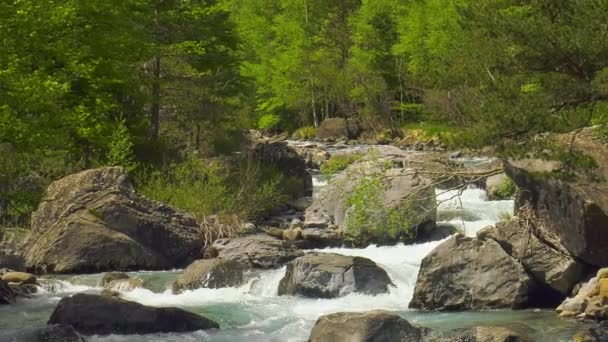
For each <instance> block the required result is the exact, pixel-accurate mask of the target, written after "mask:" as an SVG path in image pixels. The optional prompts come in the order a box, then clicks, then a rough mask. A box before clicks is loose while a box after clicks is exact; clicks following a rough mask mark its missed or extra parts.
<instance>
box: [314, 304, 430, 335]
mask: <svg viewBox="0 0 608 342" xmlns="http://www.w3.org/2000/svg"><path fill="white" fill-rule="evenodd" d="M429 335H430V330H429V329H426V328H423V327H419V326H416V325H413V324H411V323H409V322H408V321H407V320H405V319H403V318H401V317H400V316H399V315H396V314H394V313H391V312H388V311H382V310H375V311H369V312H363V313H355V312H340V313H334V314H330V315H325V316H321V317H320V318H319V319H318V320H317V322H316V323H315V325H314V327H313V328H312V331H311V333H310V338H309V342H338V341H348V342H384V341H386V342H388V341H390V342H423V341H429V342H430V341H439V339H432V338H430V336H429Z"/></svg>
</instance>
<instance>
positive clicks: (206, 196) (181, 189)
mask: <svg viewBox="0 0 608 342" xmlns="http://www.w3.org/2000/svg"><path fill="white" fill-rule="evenodd" d="M136 179H137V184H138V190H139V191H141V193H142V194H144V195H146V196H148V197H150V198H153V199H155V200H158V201H161V202H164V203H167V204H169V205H172V206H174V207H176V208H179V209H181V210H183V211H185V212H188V213H190V214H192V215H194V216H195V217H196V218H198V219H199V220H202V219H204V218H205V217H207V216H210V215H216V214H217V215H220V216H223V217H231V216H237V217H239V218H241V219H243V220H256V219H259V218H261V217H263V216H264V215H266V214H267V213H268V212H270V211H271V210H273V209H274V208H275V207H276V206H277V205H278V204H279V203H283V202H284V201H286V200H287V199H288V198H290V196H291V195H292V194H293V192H292V191H294V190H293V189H294V188H295V186H296V185H298V186H299V184H294V180H292V179H287V178H285V177H284V176H283V175H282V174H281V173H280V172H278V171H276V170H274V169H272V168H269V167H265V166H263V165H257V164H255V163H253V162H250V161H238V162H235V163H231V164H227V165H226V164H218V163H213V162H211V163H210V162H209V161H203V160H201V159H199V158H197V157H194V156H190V157H188V158H187V159H186V160H185V161H183V162H181V163H173V164H171V165H169V166H167V167H165V168H163V169H160V170H147V171H143V172H140V174H139V175H138V176H137V177H136Z"/></svg>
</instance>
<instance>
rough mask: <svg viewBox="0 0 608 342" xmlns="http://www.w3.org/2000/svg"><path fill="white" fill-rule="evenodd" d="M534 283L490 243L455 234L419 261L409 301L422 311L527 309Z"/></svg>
mask: <svg viewBox="0 0 608 342" xmlns="http://www.w3.org/2000/svg"><path fill="white" fill-rule="evenodd" d="M535 288H536V284H535V282H534V281H533V280H532V278H531V277H530V276H529V275H528V274H527V273H526V272H525V270H524V268H523V267H522V266H521V265H520V264H519V263H518V262H517V261H516V260H515V259H514V258H513V257H511V256H510V255H508V254H507V253H506V252H505V251H504V250H503V249H502V248H501V247H500V245H499V244H498V243H497V242H496V241H494V240H491V239H488V240H480V239H475V238H469V237H466V236H464V235H461V234H456V235H454V236H453V237H451V238H450V239H448V240H447V241H445V242H443V243H442V244H441V245H439V246H437V247H436V248H435V249H434V250H433V251H432V252H431V253H429V254H428V255H427V256H426V257H425V258H424V259H423V260H422V265H421V267H420V271H419V274H418V280H417V281H416V287H415V289H414V296H413V298H412V301H411V302H410V307H411V308H416V309H428V310H478V309H495V308H511V309H521V308H524V307H526V306H528V305H529V303H530V301H531V299H532V298H531V297H532V296H531V294H532V292H533V290H535Z"/></svg>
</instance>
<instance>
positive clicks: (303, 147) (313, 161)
mask: <svg viewBox="0 0 608 342" xmlns="http://www.w3.org/2000/svg"><path fill="white" fill-rule="evenodd" d="M290 147H291V148H293V149H294V151H296V153H297V154H298V155H299V156H300V157H302V159H304V161H306V167H308V168H309V169H319V167H320V166H321V164H323V163H324V162H325V161H327V160H328V159H329V158H330V157H331V155H330V154H329V152H327V150H326V148H323V147H319V146H318V145H316V144H298V145H290Z"/></svg>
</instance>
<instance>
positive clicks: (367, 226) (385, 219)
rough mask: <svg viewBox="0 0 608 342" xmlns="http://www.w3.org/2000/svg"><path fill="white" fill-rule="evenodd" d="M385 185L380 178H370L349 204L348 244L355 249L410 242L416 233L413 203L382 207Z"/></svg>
mask: <svg viewBox="0 0 608 342" xmlns="http://www.w3.org/2000/svg"><path fill="white" fill-rule="evenodd" d="M384 187H385V186H384V185H383V184H382V180H381V178H380V177H379V176H373V177H367V178H364V179H363V180H361V182H360V183H359V184H358V185H357V186H356V187H355V188H354V189H353V191H352V193H351V195H350V197H349V198H348V200H347V205H348V206H350V207H351V209H350V211H349V216H348V219H347V222H346V229H347V240H348V241H349V242H350V243H352V244H353V245H355V246H367V245H369V243H391V242H396V241H404V242H409V241H411V239H412V238H413V236H414V234H415V232H414V229H413V228H412V227H413V226H414V224H415V210H414V209H413V206H412V205H410V204H409V203H401V204H400V205H399V206H398V207H387V206H385V205H384V203H382V198H381V195H382V192H383V191H384Z"/></svg>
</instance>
